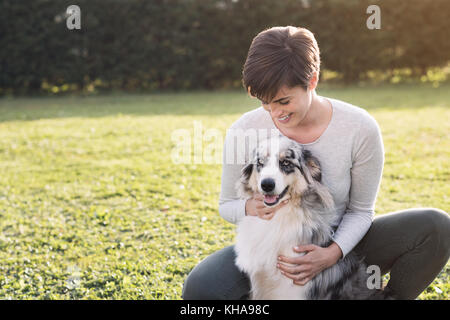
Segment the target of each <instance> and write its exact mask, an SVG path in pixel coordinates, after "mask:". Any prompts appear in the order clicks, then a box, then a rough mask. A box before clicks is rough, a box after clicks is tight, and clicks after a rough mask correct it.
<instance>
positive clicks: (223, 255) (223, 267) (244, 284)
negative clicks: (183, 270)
mask: <svg viewBox="0 0 450 320" xmlns="http://www.w3.org/2000/svg"><path fill="white" fill-rule="evenodd" d="M235 258H236V254H235V252H234V246H229V247H226V248H224V249H222V250H219V251H216V252H215V253H213V254H212V255H210V256H208V257H206V258H205V259H204V260H203V261H202V262H200V263H199V264H198V265H197V266H196V267H195V268H194V269H192V271H191V272H190V273H189V275H188V277H187V279H186V281H185V282H184V286H183V293H182V295H181V296H182V298H183V299H185V300H230V299H232V300H238V299H246V297H247V295H248V293H249V291H250V280H249V279H248V277H247V276H246V275H245V273H243V272H241V271H239V269H238V268H237V267H236V265H235V264H234V261H235Z"/></svg>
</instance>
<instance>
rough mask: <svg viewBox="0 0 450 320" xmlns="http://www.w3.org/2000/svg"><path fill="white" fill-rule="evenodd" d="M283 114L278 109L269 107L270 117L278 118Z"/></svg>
mask: <svg viewBox="0 0 450 320" xmlns="http://www.w3.org/2000/svg"><path fill="white" fill-rule="evenodd" d="M282 113H283V111H282V110H281V109H280V108H274V107H272V106H271V107H270V114H271V115H272V117H275V118H277V117H279V116H281V114H282Z"/></svg>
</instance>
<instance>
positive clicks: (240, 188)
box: [236, 162, 254, 198]
mask: <svg viewBox="0 0 450 320" xmlns="http://www.w3.org/2000/svg"><path fill="white" fill-rule="evenodd" d="M253 168H254V164H253V163H252V162H250V163H248V164H246V165H245V166H244V167H243V168H242V170H241V177H240V179H239V181H238V182H237V184H236V189H237V192H238V195H239V197H241V198H246V197H251V196H253V189H252V187H251V185H250V179H251V177H252V173H253Z"/></svg>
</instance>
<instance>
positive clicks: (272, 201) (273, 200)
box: [264, 186, 289, 206]
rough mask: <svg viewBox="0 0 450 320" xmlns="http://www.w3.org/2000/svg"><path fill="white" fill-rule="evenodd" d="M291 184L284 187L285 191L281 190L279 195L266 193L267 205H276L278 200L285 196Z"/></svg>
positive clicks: (265, 201)
mask: <svg viewBox="0 0 450 320" xmlns="http://www.w3.org/2000/svg"><path fill="white" fill-rule="evenodd" d="M288 188H289V186H287V187H286V188H284V190H283V192H281V193H280V194H279V195H271V194H265V195H264V203H265V204H266V205H267V206H274V205H276V204H277V203H278V201H279V200H280V199H281V198H283V197H284V195H285V194H286V192H287V191H288Z"/></svg>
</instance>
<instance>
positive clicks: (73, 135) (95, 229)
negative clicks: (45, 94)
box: [0, 85, 450, 299]
mask: <svg viewBox="0 0 450 320" xmlns="http://www.w3.org/2000/svg"><path fill="white" fill-rule="evenodd" d="M449 89H450V85H443V86H440V87H438V88H433V87H431V86H406V85H398V86H381V87H374V88H372V87H342V88H339V87H325V88H322V89H321V90H319V94H321V95H325V96H329V97H334V98H338V99H342V100H344V101H348V102H351V103H353V104H356V105H359V106H361V107H363V108H365V109H367V110H368V111H369V112H370V114H372V115H373V116H374V117H375V118H376V119H377V120H378V123H379V125H380V127H381V129H382V133H383V137H384V142H385V150H386V164H385V169H384V172H383V181H382V185H381V189H380V193H379V196H378V201H377V206H376V212H377V214H383V213H387V212H391V211H395V210H400V209H406V208H411V207H420V206H426V207H437V208H440V209H443V210H445V211H447V212H449V209H450V199H449V184H448V181H449V178H450V177H449V175H450V169H449V166H448V163H449V158H450V157H449V153H450V139H449V132H450V122H449V121H448V119H450V108H449V107H450V90H449ZM256 106H258V103H257V101H256V100H254V99H250V98H248V97H247V96H246V95H245V94H243V93H242V92H194V93H166V94H152V95H124V94H113V95H109V96H88V97H69V96H67V97H54V98H42V97H40V98H17V99H11V98H4V99H1V100H0V230H1V232H0V261H1V262H2V263H1V264H0V299H180V295H181V289H182V285H183V281H184V279H185V277H186V276H187V274H188V273H189V271H190V270H191V269H192V268H193V267H194V266H195V265H196V264H197V263H198V262H200V261H201V259H203V258H205V257H206V256H208V255H209V254H211V253H213V252H214V251H216V250H218V249H221V248H223V247H225V246H227V245H230V244H232V243H233V240H234V232H235V231H234V230H235V226H234V225H232V224H230V223H228V222H226V221H225V220H223V219H222V218H221V217H220V216H219V214H218V210H217V207H218V205H217V202H218V196H219V191H220V176H221V165H220V164H193V163H192V164H183V165H181V164H177V165H175V164H173V163H172V162H171V151H172V148H173V146H174V145H175V143H174V142H172V141H171V135H172V133H173V132H174V130H176V129H183V128H184V129H188V130H189V132H192V134H193V126H194V121H200V123H201V124H202V126H203V128H204V129H205V130H206V129H210V128H214V129H218V130H219V131H220V132H222V133H223V134H224V133H225V130H226V129H227V128H228V126H229V125H230V124H231V123H232V122H233V121H234V120H236V119H237V118H238V117H239V116H240V115H241V114H242V113H243V112H245V111H248V110H250V109H252V108H254V107H256ZM218 152H221V150H219V151H218ZM412 276H413V275H412ZM449 297H450V284H449V265H447V267H446V268H445V269H444V270H443V271H442V272H441V273H440V275H439V276H438V278H437V279H436V280H435V281H434V282H433V284H432V285H431V286H430V287H429V288H428V289H427V290H426V291H425V292H424V293H423V294H422V295H421V296H420V298H421V299H448V298H449Z"/></svg>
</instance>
